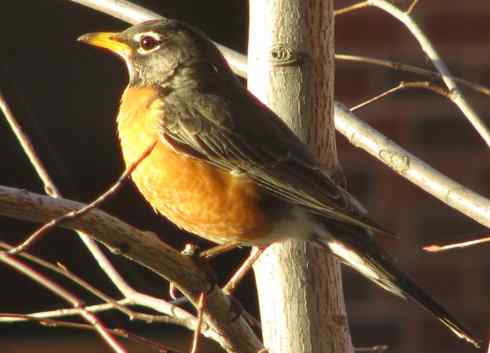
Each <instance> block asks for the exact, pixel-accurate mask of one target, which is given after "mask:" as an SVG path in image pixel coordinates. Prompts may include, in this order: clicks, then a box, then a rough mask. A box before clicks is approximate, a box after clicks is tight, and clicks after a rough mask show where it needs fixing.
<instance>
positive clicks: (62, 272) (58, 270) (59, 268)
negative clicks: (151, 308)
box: [0, 241, 134, 320]
mask: <svg viewBox="0 0 490 353" xmlns="http://www.w3.org/2000/svg"><path fill="white" fill-rule="evenodd" d="M0 248H2V249H6V250H10V249H12V248H13V247H12V246H11V245H9V244H7V243H5V242H2V241H0ZM20 256H22V257H23V258H25V259H28V260H29V261H31V262H33V263H36V264H38V265H40V266H42V267H44V268H47V269H49V270H51V271H53V272H56V273H58V274H60V275H62V276H64V277H65V278H67V279H69V280H70V281H72V282H74V283H76V284H78V285H79V286H80V287H82V288H84V289H85V290H87V291H88V292H90V293H92V294H93V295H95V296H96V297H98V298H99V299H101V300H103V301H104V302H106V303H109V304H111V305H112V307H113V308H114V309H117V310H119V311H121V312H122V313H124V314H126V315H127V316H128V317H129V319H130V320H133V319H134V312H133V311H132V310H130V309H128V308H126V307H125V306H123V305H120V304H119V303H118V302H117V301H116V300H114V299H113V298H111V297H109V296H107V295H106V294H104V293H103V292H102V291H100V290H99V289H97V288H95V287H94V286H92V285H91V284H90V283H88V282H87V281H85V280H84V279H82V278H81V277H79V276H77V275H75V274H74V273H72V272H71V271H69V270H68V269H67V268H66V267H65V266H62V265H60V264H59V265H58V266H55V265H53V264H51V263H49V262H47V261H45V260H43V259H41V258H39V257H37V256H34V255H31V254H28V253H26V252H21V253H20Z"/></svg>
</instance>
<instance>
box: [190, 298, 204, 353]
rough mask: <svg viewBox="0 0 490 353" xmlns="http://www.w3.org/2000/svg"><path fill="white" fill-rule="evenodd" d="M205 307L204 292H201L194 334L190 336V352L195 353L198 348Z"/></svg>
mask: <svg viewBox="0 0 490 353" xmlns="http://www.w3.org/2000/svg"><path fill="white" fill-rule="evenodd" d="M205 307H206V294H205V293H201V295H200V296H199V302H198V304H197V313H198V315H197V326H196V329H195V330H194V335H193V337H192V346H191V350H190V353H197V351H198V348H199V337H200V336H201V327H202V322H203V317H204V310H205Z"/></svg>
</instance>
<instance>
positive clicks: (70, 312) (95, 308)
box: [0, 299, 130, 323]
mask: <svg viewBox="0 0 490 353" xmlns="http://www.w3.org/2000/svg"><path fill="white" fill-rule="evenodd" d="M129 302H130V301H129V300H128V299H121V300H119V301H118V304H119V305H127V304H129ZM83 309H84V310H87V311H89V312H91V313H98V312H103V311H108V310H114V306H113V305H112V304H108V303H104V304H96V305H89V306H85V307H84V308H83ZM80 313H81V309H80V308H63V309H56V310H47V311H40V312H36V313H29V314H24V315H26V316H28V317H29V318H37V319H50V318H60V317H65V316H74V315H80ZM26 320H27V319H24V318H22V317H15V316H11V315H5V316H3V317H2V316H0V323H14V322H22V321H26Z"/></svg>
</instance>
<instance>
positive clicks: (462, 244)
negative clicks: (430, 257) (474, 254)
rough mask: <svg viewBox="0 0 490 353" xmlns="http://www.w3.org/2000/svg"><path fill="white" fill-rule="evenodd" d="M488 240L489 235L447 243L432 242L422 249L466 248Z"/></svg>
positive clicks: (489, 238)
mask: <svg viewBox="0 0 490 353" xmlns="http://www.w3.org/2000/svg"><path fill="white" fill-rule="evenodd" d="M488 242H490V237H484V238H480V239H475V240H468V241H463V242H458V243H452V244H447V245H436V244H432V245H427V246H424V247H423V248H422V249H424V250H425V251H427V252H443V251H448V250H454V249H462V248H468V247H470V246H474V245H480V244H483V243H488Z"/></svg>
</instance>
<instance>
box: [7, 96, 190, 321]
mask: <svg viewBox="0 0 490 353" xmlns="http://www.w3.org/2000/svg"><path fill="white" fill-rule="evenodd" d="M0 109H1V110H2V111H3V113H4V116H5V118H6V120H7V122H8V124H9V125H10V127H11V129H12V131H13V133H14V135H15V136H16V138H17V140H18V141H19V143H20V145H21V146H22V148H23V150H24V152H25V154H26V155H27V157H28V159H29V161H30V162H31V164H32V165H33V167H34V169H35V170H36V173H37V174H38V176H39V177H40V179H41V180H42V182H43V184H44V190H45V191H46V193H47V194H48V195H50V196H53V197H62V195H61V192H60V191H59V190H58V188H57V187H56V185H55V184H54V182H53V180H52V179H51V177H50V176H49V173H48V172H47V169H46V168H45V166H44V165H43V163H42V161H41V159H40V158H39V157H38V155H37V153H36V151H35V149H34V147H33V145H32V143H31V142H30V139H29V137H28V136H27V135H26V134H25V133H24V132H23V131H22V128H21V126H20V124H19V123H18V121H17V119H16V118H15V115H14V114H13V112H12V110H11V109H10V107H9V105H8V103H7V101H6V99H5V97H4V96H3V95H2V94H1V92H0ZM75 232H76V233H77V234H78V236H79V237H80V239H81V240H82V242H83V243H84V245H85V246H86V247H87V249H88V250H89V252H90V253H91V254H92V256H93V257H94V258H95V260H96V262H97V264H98V265H99V266H100V268H101V269H102V270H103V271H104V273H105V274H106V275H107V276H108V277H109V278H110V279H111V281H112V282H113V283H114V285H115V286H116V287H117V288H118V289H119V290H120V291H121V293H123V295H125V296H126V297H127V298H131V301H135V299H139V300H140V301H139V302H138V304H140V305H145V304H147V303H148V302H151V303H152V304H158V305H157V307H158V308H160V309H161V308H167V307H169V305H166V304H165V303H166V302H165V301H163V300H156V301H157V303H155V301H153V300H149V301H148V300H147V299H148V296H146V295H144V294H141V293H138V292H136V291H135V290H134V289H133V288H131V287H130V286H129V285H128V283H127V282H126V281H125V280H124V278H123V277H122V276H121V275H120V274H119V272H118V271H117V270H116V269H115V268H114V266H113V265H112V263H111V262H110V261H109V259H108V258H107V256H106V255H105V254H104V253H103V252H102V250H101V249H100V247H99V246H98V245H97V244H96V243H95V241H94V240H93V239H91V238H90V236H89V235H88V234H85V233H83V232H82V231H80V230H75ZM157 310H158V309H157ZM180 310H181V309H180ZM181 311H182V312H185V311H184V310H181ZM167 313H168V312H167ZM188 315H189V316H190V314H188Z"/></svg>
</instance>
